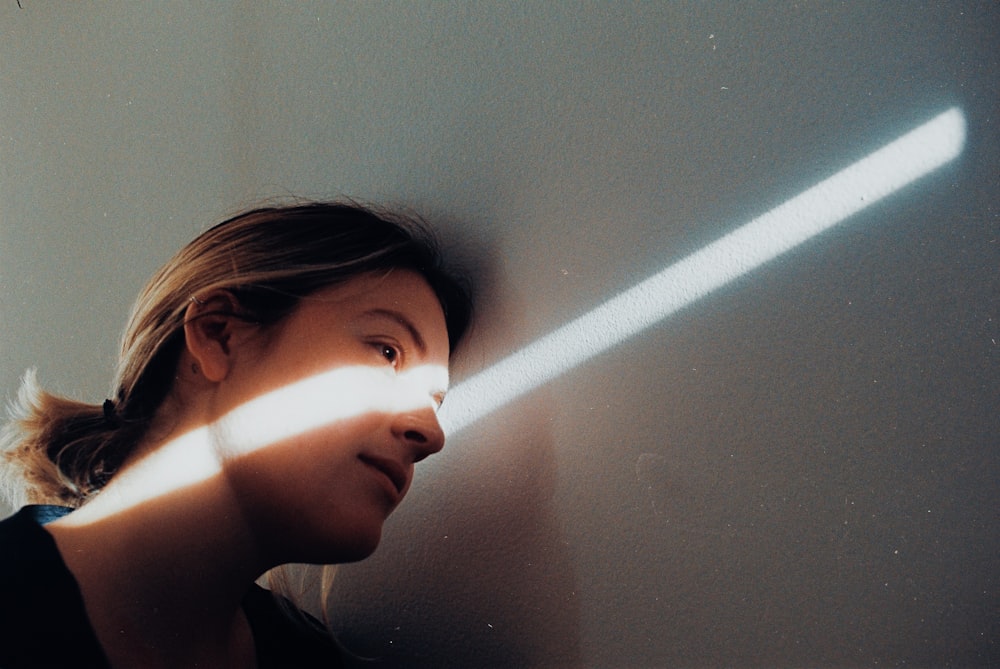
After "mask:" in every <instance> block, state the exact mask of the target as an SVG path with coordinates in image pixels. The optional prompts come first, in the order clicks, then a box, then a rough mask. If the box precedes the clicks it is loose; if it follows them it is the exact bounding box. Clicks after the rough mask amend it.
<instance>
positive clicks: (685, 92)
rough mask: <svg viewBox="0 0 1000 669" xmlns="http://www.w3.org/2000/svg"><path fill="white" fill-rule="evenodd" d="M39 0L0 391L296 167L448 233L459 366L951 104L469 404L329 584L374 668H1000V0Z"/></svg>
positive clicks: (26, 51)
mask: <svg viewBox="0 0 1000 669" xmlns="http://www.w3.org/2000/svg"><path fill="white" fill-rule="evenodd" d="M20 5H21V7H20V8H19V7H18V4H17V3H15V2H14V1H13V0H11V1H10V2H5V3H3V4H2V6H0V323H2V336H0V351H2V355H0V383H2V391H3V393H4V394H5V395H6V396H8V397H9V396H11V395H12V394H13V393H14V392H15V390H16V387H17V379H18V377H19V375H20V374H21V373H22V372H23V371H24V369H26V368H27V367H30V366H36V367H37V368H38V370H39V375H40V377H41V380H42V381H43V383H45V384H46V385H47V386H48V387H50V388H53V389H56V390H59V391H62V392H65V393H68V394H70V395H73V396H76V397H79V398H81V399H87V400H90V401H94V402H99V401H101V400H102V399H103V398H104V397H105V395H106V393H107V388H106V386H107V383H108V379H109V377H110V369H111V366H112V364H113V360H114V356H115V353H116V348H117V339H118V336H119V332H120V328H121V327H122V325H123V324H124V320H125V317H126V315H127V311H128V307H129V304H130V302H131V299H132V297H133V296H134V294H135V293H136V291H137V290H138V288H139V286H140V285H141V284H142V282H143V281H144V280H145V279H146V277H148V275H149V274H150V273H151V272H152V271H153V270H154V269H155V268H156V266H157V265H158V264H159V263H161V262H162V261H163V260H165V259H166V258H167V257H168V256H169V255H170V254H171V253H172V252H173V250H175V249H176V248H177V247H178V246H179V245H180V244H181V243H183V242H184V241H186V240H187V239H189V238H190V237H192V236H193V235H194V234H195V233H196V232H198V231H199V230H201V229H204V228H205V227H207V226H208V225H209V224H210V223H213V222H215V221H217V220H219V219H220V218H222V217H223V216H225V215H227V214H229V213H231V212H233V211H235V210H238V209H241V208H243V207H245V206H247V205H250V204H254V203H257V202H259V201H261V200H262V199H265V198H275V197H278V198H280V197H286V196H289V195H296V196H306V197H324V198H326V197H334V196H338V195H349V196H354V197H357V198H361V199H365V200H372V201H376V202H380V203H385V204H389V205H396V206H400V207H406V208H409V209H412V210H414V211H416V212H419V213H420V214H422V215H423V216H425V217H426V218H428V219H429V220H431V221H432V222H433V224H434V225H435V227H436V228H437V229H438V230H439V231H440V233H441V236H442V238H443V239H444V241H445V247H446V249H447V250H448V251H449V252H450V253H451V254H452V255H453V256H454V257H456V258H458V259H460V260H461V261H463V262H464V263H465V264H466V265H467V266H469V267H470V269H471V275H472V277H473V279H474V281H475V283H476V286H477V293H478V297H479V314H478V321H477V324H476V328H475V331H474V333H473V336H472V338H471V339H470V340H469V341H468V344H467V346H466V347H465V349H464V351H463V352H462V354H461V355H460V356H459V358H458V359H457V360H456V361H455V362H456V365H455V367H456V369H455V375H454V376H455V381H456V382H461V381H462V380H463V379H464V378H469V377H470V376H472V375H473V374H474V373H475V372H477V371H478V370H480V369H484V368H487V367H488V366H489V365H490V364H492V363H493V362H495V361H497V360H499V359H501V358H503V357H504V356H506V355H508V354H511V353H514V352H516V351H518V350H520V349H521V348H522V347H524V346H526V345H528V344H530V343H531V342H532V341H535V340H536V339H538V338H539V337H540V336H543V335H545V334H546V333H548V332H550V331H552V330H554V329H555V328H557V327H559V326H560V325H562V324H563V323H565V322H567V321H569V320H571V319H573V318H575V317H577V316H579V315H581V314H583V313H585V312H586V311H587V310H589V309H590V308H592V307H594V306H595V305H597V304H599V303H601V302H602V301H604V300H606V299H608V298H611V297H613V296H615V295H617V294H619V293H620V292H621V291H623V290H626V289H628V288H629V287H630V286H632V285H634V284H636V283H637V282H639V281H641V280H642V279H644V278H646V277H648V276H651V275H653V274H655V273H656V272H658V271H659V270H661V269H663V268H664V267H667V266H669V265H671V264H672V263H674V262H676V261H678V260H680V259H682V258H684V257H686V256H687V255H689V254H690V253H692V252H695V251H697V250H698V249H699V248H702V247H703V246H704V245H706V244H708V243H711V242H713V241H714V240H716V239H718V238H720V237H722V236H723V235H725V234H726V233H728V232H730V231H732V230H734V229H736V228H737V227H739V226H740V225H742V224H744V223H746V222H747V221H750V220H751V219H753V218H754V217H755V216H759V215H761V214H763V213H764V212H767V211H769V210H771V209H772V208H774V207H775V206H777V205H779V204H781V203H782V202H784V201H786V200H788V199H789V198H792V197H794V196H795V195H797V194H798V193H800V192H801V191H803V190H804V189H806V188H808V187H810V186H812V185H813V184H815V183H816V182H818V181H820V180H822V179H824V178H826V177H828V176H830V175H831V174H834V173H835V172H837V171H838V170H840V169H842V168H844V167H846V166H848V165H850V164H851V163H853V162H854V161H856V160H858V159H860V158H863V157H864V156H865V155H867V154H868V153H869V152H871V151H873V150H875V149H877V148H878V147H880V146H882V145H883V144H884V143H886V142H888V141H891V140H893V139H894V138H896V137H897V136H899V135H901V134H903V133H904V132H906V131H908V130H910V129H912V128H913V127H916V126H917V125H919V124H920V123H923V122H924V121H926V120H928V119H930V118H931V117H933V116H934V115H936V114H938V113H940V112H942V111H944V110H946V109H949V108H957V109H958V110H960V111H961V113H962V114H963V115H964V118H965V121H966V126H967V128H966V132H967V135H966V142H965V145H964V148H963V150H962V152H961V155H960V156H959V157H958V158H957V159H956V160H954V161H952V162H950V163H948V164H947V165H945V166H944V167H942V168H941V169H938V170H937V171H935V172H933V173H932V174H930V175H929V176H927V177H925V178H923V179H920V180H919V181H917V182H915V183H913V184H911V185H910V186H908V187H906V188H905V189H903V190H901V191H900V192H898V193H896V194H894V195H892V196H890V197H888V198H886V199H885V200H883V201H881V202H878V203H877V204H875V205H873V206H871V207H868V208H866V209H864V210H863V211H861V212H860V213H858V214H856V215H854V216H852V217H851V218H849V219H848V220H846V221H844V222H843V223H841V224H840V225H838V226H836V227H834V228H833V229H831V230H829V231H827V232H825V233H823V234H822V235H819V236H817V237H815V238H813V239H811V240H809V241H808V242H806V243H805V244H803V245H801V246H799V247H798V248H796V249H794V250H792V251H790V252H789V253H787V254H785V255H782V256H781V257H779V258H777V259H776V260H774V261H773V262H770V263H767V264H765V265H763V266H761V267H759V268H756V269H754V270H752V271H750V272H749V273H747V274H745V275H743V276H742V277H740V278H739V279H737V280H736V281H734V282H732V283H729V284H727V285H726V286H725V287H723V288H721V289H720V290H717V291H715V292H713V293H712V294H710V295H708V296H706V297H704V298H702V299H700V300H698V301H696V302H694V303H692V304H691V305H689V306H687V307H686V308H684V309H682V310H680V311H678V312H677V313H674V314H673V315H671V316H669V317H668V318H666V319H663V320H661V321H659V322H658V323H657V324H655V325H654V326H652V327H650V328H648V329H646V330H644V331H643V332H641V333H639V334H638V335H636V336H634V337H631V338H629V339H628V340H626V341H624V342H623V343H621V344H620V345H617V346H615V347H614V348H612V349H611V350H609V351H607V352H605V353H602V354H601V355H599V356H597V357H595V358H593V359H591V360H589V361H587V362H584V363H583V364H580V365H579V366H577V367H575V368H573V369H571V370H570V371H568V372H567V373H565V374H563V375H561V376H559V377H558V378H556V379H554V380H552V381H551V382H549V383H546V384H544V385H543V386H541V387H539V388H537V389H535V390H533V391H531V392H529V393H525V394H523V395H521V396H519V397H517V398H516V399H515V400H514V401H513V402H511V403H509V404H507V405H505V406H504V407H502V408H501V409H500V410H498V411H496V412H494V413H492V414H490V415H488V416H486V417H484V418H482V419H480V420H478V421H477V422H475V423H474V424H472V425H470V426H468V427H466V428H465V429H463V430H462V431H461V432H459V433H458V434H456V435H454V436H453V438H452V439H450V440H449V444H448V446H447V448H446V450H445V451H444V453H442V454H441V455H439V456H436V457H435V458H434V459H432V461H430V462H429V463H428V464H427V466H426V467H425V468H424V470H423V471H422V472H419V473H418V477H417V480H416V482H415V484H414V489H413V491H412V492H411V497H410V499H409V500H408V501H407V504H406V505H404V507H403V508H402V509H401V510H400V511H399V512H398V513H397V514H396V515H395V516H394V517H393V518H392V519H391V521H390V523H389V525H388V527H387V532H386V536H385V539H384V541H383V544H382V546H381V548H380V549H379V551H378V552H377V553H376V555H375V556H374V557H373V558H371V559H370V560H368V561H366V562H363V563H359V564H356V565H349V566H346V567H344V568H342V569H341V571H340V574H339V576H338V580H337V582H336V585H335V598H336V603H335V605H334V606H333V607H332V609H331V611H330V615H331V619H332V622H333V624H334V626H335V627H336V628H337V629H338V630H341V631H342V638H343V640H344V642H345V643H346V644H347V645H348V646H349V647H351V648H353V649H355V650H357V651H358V652H360V653H362V654H366V655H370V656H373V657H378V658H381V659H382V660H383V664H384V665H385V666H407V667H414V666H434V667H469V666H484V667H485V666H524V667H585V666H586V667H661V666H677V667H681V666H722V665H727V666H803V665H806V666H870V665H879V666H886V665H888V666H897V665H906V666H928V667H930V666H935V667H938V666H990V665H991V664H993V665H995V664H996V663H997V662H1000V649H998V647H997V639H998V638H1000V585H998V574H1000V558H998V555H1000V517H998V514H997V506H998V501H1000V484H998V481H1000V443H998V439H1000V438H998V434H1000V412H998V399H997V398H998V397H1000V272H998V267H1000V204H998V195H997V194H998V193H1000V183H998V182H1000V125H998V122H997V110H998V108H1000V104H998V103H1000V94H998V89H1000V56H998V54H1000V11H998V9H997V8H996V6H995V5H994V4H993V3H986V2H983V3H972V2H968V3H967V2H952V3H847V4H844V3H839V2H780V3H766V4H764V3H761V4H757V3H755V4H750V3H740V4H735V3H734V4H729V3H725V4H722V3H720V4H706V3H651V2H640V3H590V2H587V3H577V2H573V3H569V2H556V3H541V2H532V3H516V4H510V3H462V2H407V3H320V2H316V3H305V2H303V3H278V2H254V3H251V2H246V3H238V2H232V3H222V2H218V3H216V2H173V1H171V2H160V3H143V4H138V3H100V4H98V3H42V2H34V1H33V0H21V3H20ZM833 204H834V203H832V202H831V206H832V205H833ZM817 209H818V210H820V209H823V206H822V204H820V205H818V206H817Z"/></svg>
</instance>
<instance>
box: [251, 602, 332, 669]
mask: <svg viewBox="0 0 1000 669" xmlns="http://www.w3.org/2000/svg"><path fill="white" fill-rule="evenodd" d="M280 602H281V603H279V599H278V596H277V595H274V594H273V593H271V592H270V591H268V590H265V589H264V588H261V587H260V586H258V585H254V586H253V587H252V588H251V590H250V592H248V593H247V596H246V597H245V598H244V600H243V610H244V612H245V613H246V616H247V620H248V621H249V623H250V629H251V630H252V631H253V636H254V644H255V645H256V647H257V664H258V667H259V668H260V669H267V668H269V667H282V668H284V667H288V668H289V669H291V668H299V669H312V668H317V669H319V668H320V667H322V668H324V669H327V668H329V669H335V668H337V667H344V666H346V663H345V661H344V657H345V654H344V652H343V650H342V649H341V648H340V646H339V645H338V644H337V642H336V641H335V640H334V639H333V637H332V636H331V635H330V634H329V632H327V631H326V629H325V628H324V627H323V625H322V624H321V623H320V622H319V621H318V620H316V619H315V618H313V617H312V616H309V615H308V614H306V613H301V615H300V616H299V617H298V618H299V619H296V617H293V616H291V615H289V613H288V610H294V607H293V605H292V604H291V603H290V602H288V601H287V600H280ZM286 609H288V610H286Z"/></svg>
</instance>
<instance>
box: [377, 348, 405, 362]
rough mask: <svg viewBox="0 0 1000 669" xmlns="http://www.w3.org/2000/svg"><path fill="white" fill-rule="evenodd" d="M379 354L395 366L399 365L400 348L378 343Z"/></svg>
mask: <svg viewBox="0 0 1000 669" xmlns="http://www.w3.org/2000/svg"><path fill="white" fill-rule="evenodd" d="M377 346H378V352H379V354H380V355H381V356H382V357H383V358H385V359H386V360H387V361H388V362H389V364H391V365H392V366H393V367H397V366H399V358H400V355H399V349H397V348H396V347H395V346H392V345H390V344H377Z"/></svg>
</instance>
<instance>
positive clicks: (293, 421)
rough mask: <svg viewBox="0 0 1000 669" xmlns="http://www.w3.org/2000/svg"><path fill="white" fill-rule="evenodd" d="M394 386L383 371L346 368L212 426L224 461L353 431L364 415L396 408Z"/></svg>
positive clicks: (267, 397) (266, 397) (264, 398)
mask: <svg viewBox="0 0 1000 669" xmlns="http://www.w3.org/2000/svg"><path fill="white" fill-rule="evenodd" d="M398 386H399V384H398V383H397V380H396V378H395V377H394V376H393V375H392V374H391V373H387V372H386V371H385V370H382V369H375V368H371V367H362V366H355V367H345V368H341V369H336V370H333V371H329V372H324V373H322V374H317V375H314V376H312V377H309V378H307V379H304V380H300V381H296V382H295V383H291V384H288V385H286V386H284V387H282V388H279V389H277V390H274V391H271V392H268V393H266V394H263V395H261V396H259V397H256V398H254V399H252V400H250V401H248V402H245V403H244V404H242V405H241V406H239V407H237V408H236V409H234V410H233V411H230V412H229V413H228V414H226V415H225V416H224V417H223V418H221V419H220V420H219V421H217V423H216V424H215V426H214V427H213V432H214V433H215V437H216V439H215V440H216V443H217V444H218V445H219V446H220V447H221V448H222V449H224V451H225V453H224V454H223V455H224V456H226V457H238V456H243V455H248V454H249V453H252V452H254V451H257V450H260V449H264V448H268V447H270V446H272V445H274V444H279V443H284V442H288V441H289V440H292V439H295V438H296V437H298V436H300V435H307V434H311V433H314V432H325V431H327V430H329V429H335V428H337V429H353V428H350V426H351V425H358V424H360V423H359V421H360V422H363V421H364V420H365V418H366V417H369V416H384V415H386V414H390V413H395V412H398V411H399V410H401V403H400V399H399V395H400V393H399V389H398Z"/></svg>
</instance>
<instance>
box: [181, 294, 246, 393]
mask: <svg viewBox="0 0 1000 669" xmlns="http://www.w3.org/2000/svg"><path fill="white" fill-rule="evenodd" d="M238 314H239V303H238V302H237V301H236V298H235V297H234V296H233V295H232V293H230V292H229V291H225V290H216V291H212V292H211V293H207V294H205V295H199V296H197V297H192V298H191V303H190V304H189V305H188V307H187V310H186V311H185V313H184V341H185V345H186V347H187V350H188V353H189V354H190V355H191V357H192V358H194V363H193V364H194V365H196V366H197V369H198V371H199V373H200V374H201V375H203V376H204V377H205V379H206V380H207V381H212V382H219V381H222V380H223V379H225V378H226V376H228V374H229V370H230V368H231V366H232V362H233V343H234V337H235V335H236V333H237V330H241V329H242V327H243V326H244V325H246V324H245V322H244V321H243V320H242V319H241V317H240V316H239V315H238Z"/></svg>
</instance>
